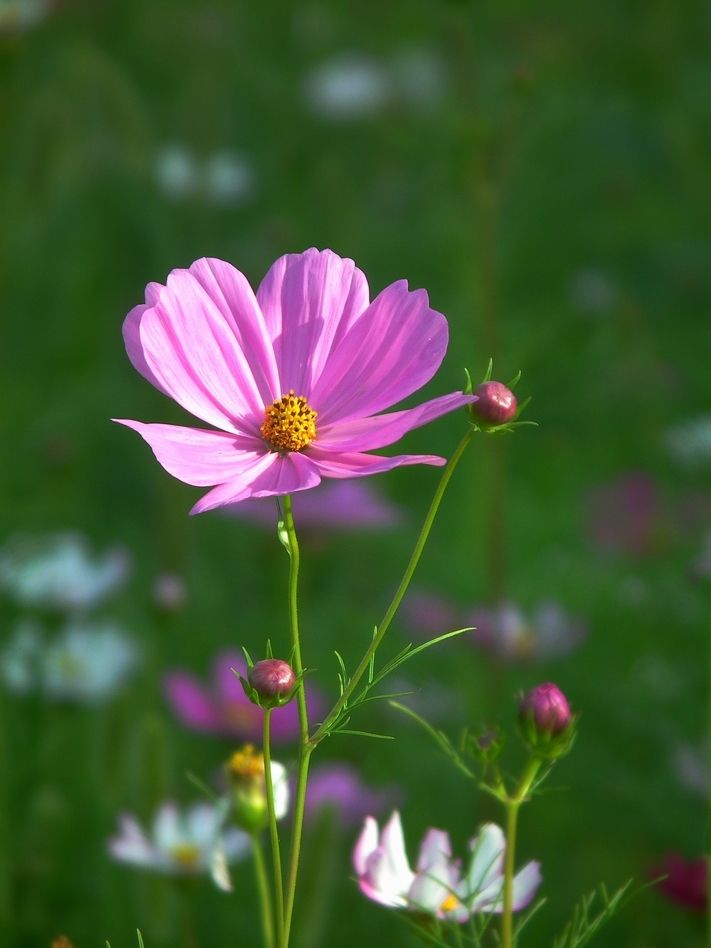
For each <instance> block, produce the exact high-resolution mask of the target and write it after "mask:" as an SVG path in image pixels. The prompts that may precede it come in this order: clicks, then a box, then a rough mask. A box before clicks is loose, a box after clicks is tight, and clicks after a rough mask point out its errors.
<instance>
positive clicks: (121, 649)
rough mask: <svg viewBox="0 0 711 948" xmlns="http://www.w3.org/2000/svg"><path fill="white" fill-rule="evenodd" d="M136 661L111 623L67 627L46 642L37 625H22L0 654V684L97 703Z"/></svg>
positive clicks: (130, 646)
mask: <svg viewBox="0 0 711 948" xmlns="http://www.w3.org/2000/svg"><path fill="white" fill-rule="evenodd" d="M137 658H138V653H137V649H136V646H135V644H134V642H133V641H132V639H131V638H130V637H129V636H128V635H127V634H126V633H125V632H124V631H123V630H122V629H120V628H119V627H118V626H117V625H115V624H114V623H112V622H109V621H106V620H104V621H101V622H93V623H88V622H70V623H69V624H68V625H66V626H65V627H64V628H63V629H62V630H61V632H60V633H59V634H58V636H56V637H54V638H52V639H49V640H48V638H47V637H46V636H45V634H44V632H43V630H42V628H41V626H40V625H39V623H36V622H34V621H32V620H23V621H22V622H20V624H19V625H18V626H17V628H16V630H15V633H14V635H12V636H11V638H10V640H9V641H8V642H7V643H6V644H5V646H4V647H3V649H2V650H1V651H0V679H2V681H4V683H5V685H6V686H7V688H8V689H9V690H10V691H13V692H15V693H20V694H23V693H27V692H29V691H35V690H39V691H42V692H43V693H44V694H46V695H47V696H48V697H49V698H51V699H56V700H65V701H76V702H79V703H82V704H100V703H103V702H104V701H106V700H108V699H109V698H111V697H112V696H113V695H114V694H115V693H116V691H117V690H118V688H119V687H120V686H121V685H122V684H123V682H124V681H125V680H126V678H127V677H128V675H129V674H130V673H131V672H132V671H133V669H134V667H135V665H136V661H137Z"/></svg>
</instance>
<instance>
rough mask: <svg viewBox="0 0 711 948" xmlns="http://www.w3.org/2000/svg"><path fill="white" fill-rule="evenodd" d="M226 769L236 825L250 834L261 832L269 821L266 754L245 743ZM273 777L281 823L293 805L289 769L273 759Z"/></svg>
mask: <svg viewBox="0 0 711 948" xmlns="http://www.w3.org/2000/svg"><path fill="white" fill-rule="evenodd" d="M226 770H227V777H228V780H229V782H230V786H231V788H232V807H233V810H232V812H233V817H234V821H235V823H237V825H238V826H240V827H242V829H244V830H246V831H247V832H248V833H257V832H259V831H261V830H262V829H264V827H265V826H266V825H267V820H268V806H267V784H266V780H265V777H264V770H265V764H264V755H263V754H262V753H261V752H260V751H257V750H256V749H255V748H254V746H253V745H252V744H245V745H244V746H243V747H241V748H240V749H239V750H237V751H235V752H234V754H233V755H232V756H231V757H230V759H229V760H228V762H227V767H226ZM271 775H272V784H273V788H274V810H275V815H276V818H277V819H278V820H280V819H281V818H282V817H283V816H285V814H286V811H287V809H288V806H289V785H288V781H287V777H286V769H285V768H284V767H283V765H282V764H280V763H278V762H277V761H275V760H273V761H272V766H271Z"/></svg>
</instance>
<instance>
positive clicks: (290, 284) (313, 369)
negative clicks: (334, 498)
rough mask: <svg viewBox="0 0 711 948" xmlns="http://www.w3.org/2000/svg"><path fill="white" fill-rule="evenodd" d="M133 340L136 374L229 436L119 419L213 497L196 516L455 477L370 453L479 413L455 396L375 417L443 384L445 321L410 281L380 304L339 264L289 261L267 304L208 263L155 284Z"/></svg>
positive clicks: (219, 265)
mask: <svg viewBox="0 0 711 948" xmlns="http://www.w3.org/2000/svg"><path fill="white" fill-rule="evenodd" d="M123 333H124V340H125V342H126V350H127V352H128V356H129V358H130V359H131V362H132V363H133V365H134V366H135V368H136V369H138V371H139V372H140V373H141V374H142V375H143V376H144V377H145V378H146V379H148V381H149V382H151V383H152V384H153V385H155V386H156V388H158V389H160V390H161V391H162V392H164V393H165V394H166V395H168V396H170V397H171V398H173V399H175V401H176V402H178V404H180V405H181V406H182V407H183V408H185V409H186V411H189V412H190V413H191V414H192V415H195V417H197V418H200V419H201V420H202V421H205V422H207V423H208V424H210V425H213V426H214V429H218V430H214V429H205V428H183V427H180V426H176V425H153V424H151V425H148V424H143V423H142V422H139V421H127V420H125V419H115V420H116V421H118V422H119V423H120V424H124V425H127V426H128V427H129V428H133V429H134V430H135V431H137V432H138V433H139V434H140V435H141V436H142V437H143V438H144V440H146V441H147V442H148V444H149V445H150V446H151V448H152V449H153V453H154V454H155V456H156V458H157V459H158V461H159V462H160V463H161V464H162V465H163V467H164V468H165V469H166V470H167V471H168V473H170V474H172V475H173V476H174V477H177V478H178V480H181V481H184V482H185V483H186V484H192V485H194V486H195V487H212V490H210V491H209V492H208V493H207V494H205V495H204V496H203V497H202V498H201V499H200V500H199V501H198V502H197V503H196V504H195V505H194V507H193V508H192V511H191V513H202V512H203V511H206V510H212V509H213V508H215V507H221V506H224V505H225V504H234V503H237V502H239V501H241V500H245V499H246V498H248V497H269V496H273V495H279V494H290V493H294V492H297V491H301V490H306V489H307V488H310V487H315V486H316V485H317V484H318V483H319V482H320V481H321V478H323V477H326V478H329V477H332V478H337V479H340V478H349V477H364V476H366V475H368V474H378V473H380V472H381V471H389V470H391V469H392V468H395V467H400V466H401V465H405V464H435V465H441V464H444V463H445V461H444V458H440V457H435V456H432V455H397V456H395V457H382V456H378V455H373V454H370V453H368V452H371V451H374V450H376V449H378V448H384V447H387V445H390V444H393V443H394V442H396V441H398V440H399V439H400V438H401V437H402V436H403V435H404V434H405V433H406V432H408V431H410V430H411V429H413V428H417V427H419V426H420V425H424V424H425V423H426V422H428V421H432V420H433V419H434V418H438V417H439V416H440V415H444V414H446V413H447V412H450V411H453V410H454V409H456V408H459V407H461V406H463V405H465V404H468V403H470V402H472V401H475V398H474V396H471V395H465V394H463V393H462V392H455V393H452V394H450V395H443V396H440V397H439V398H435V399H432V400H431V401H428V402H425V403H424V404H422V405H419V406H418V407H416V408H410V409H407V410H404V411H397V412H391V413H389V414H378V412H382V411H383V410H384V409H386V408H390V407H391V406H392V405H394V404H395V403H396V402H399V401H401V400H402V399H403V398H406V397H407V396H408V395H411V394H412V393H413V392H415V391H417V389H418V388H420V387H421V386H422V385H424V384H425V383H426V382H428V381H429V380H430V379H431V378H432V376H433V375H434V374H435V372H436V371H437V369H438V368H439V366H440V364H441V362H442V359H443V358H444V354H445V351H446V348H447V321H446V319H445V318H444V316H442V315H441V313H437V312H435V311H434V310H432V309H430V307H429V303H428V298H427V293H426V292H425V291H424V290H415V291H413V292H410V291H409V290H408V288H407V283H406V282H405V281H403V280H401V281H398V282H397V283H393V284H392V285H391V286H388V287H386V288H385V289H384V290H383V291H382V292H381V293H379V294H378V296H377V297H376V298H375V299H374V300H373V301H372V302H371V301H370V292H369V289H368V283H367V281H366V278H365V275H364V274H363V273H362V272H361V271H360V270H358V269H357V267H356V266H355V264H354V263H353V261H352V260H347V259H341V257H338V256H336V254H334V253H333V252H332V251H330V250H323V251H318V250H315V249H311V250H307V251H306V252H305V253H302V254H287V255H286V256H283V257H280V258H279V259H278V260H277V261H276V262H275V263H274V264H273V266H272V267H271V269H270V270H269V272H268V273H267V275H266V277H265V278H264V280H263V281H262V283H261V284H260V286H259V289H258V290H257V293H256V295H255V294H254V293H253V292H252V289H251V287H250V286H249V284H248V282H247V280H246V279H245V277H244V276H243V275H242V274H241V273H240V272H239V270H236V269H235V268H234V267H232V266H231V265H230V264H229V263H225V262H224V261H222V260H216V259H211V258H203V259H202V260H197V261H196V262H195V263H193V264H192V266H191V267H190V268H189V269H188V270H173V272H172V273H171V274H170V275H169V276H168V280H167V283H166V285H165V286H161V285H160V284H159V283H149V284H148V286H147V287H146V301H145V303H144V304H141V305H140V306H136V307H134V308H133V309H132V310H131V311H130V313H129V314H128V316H127V317H126V320H125V322H124V329H123Z"/></svg>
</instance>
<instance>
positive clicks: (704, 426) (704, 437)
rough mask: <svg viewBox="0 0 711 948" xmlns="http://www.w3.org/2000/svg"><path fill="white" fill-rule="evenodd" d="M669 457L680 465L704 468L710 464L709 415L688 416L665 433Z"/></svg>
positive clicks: (710, 416) (688, 467) (694, 468)
mask: <svg viewBox="0 0 711 948" xmlns="http://www.w3.org/2000/svg"><path fill="white" fill-rule="evenodd" d="M664 440H665V444H666V448H667V451H668V452H669V454H670V455H671V457H672V458H673V459H674V460H675V461H676V462H677V464H679V465H680V466H681V467H685V468H687V469H689V470H704V469H706V468H708V467H709V466H711V415H698V416H697V417H696V418H690V419H689V420H688V421H685V422H682V423H681V424H679V425H677V426H676V427H674V428H671V429H670V430H669V431H668V432H667V433H666V435H665V438H664Z"/></svg>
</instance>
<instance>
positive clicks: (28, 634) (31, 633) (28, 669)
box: [0, 619, 43, 694]
mask: <svg viewBox="0 0 711 948" xmlns="http://www.w3.org/2000/svg"><path fill="white" fill-rule="evenodd" d="M42 650H43V636H42V629H41V627H40V626H39V624H38V623H36V622H34V621H32V620H31V619H23V620H22V621H21V622H20V623H19V624H18V625H17V627H16V628H15V632H14V634H13V635H12V636H11V637H10V639H9V641H8V642H6V643H5V645H4V646H3V649H2V651H0V678H1V679H2V680H3V682H4V683H5V685H6V686H7V687H8V689H9V690H10V691H12V692H14V693H15V694H26V693H27V692H29V691H32V690H34V688H35V686H36V684H37V677H38V671H37V664H38V657H39V656H40V655H41V654H42Z"/></svg>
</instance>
